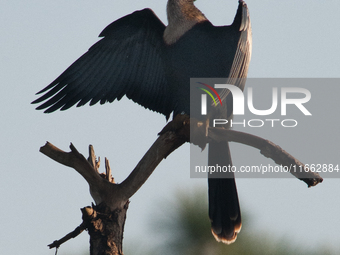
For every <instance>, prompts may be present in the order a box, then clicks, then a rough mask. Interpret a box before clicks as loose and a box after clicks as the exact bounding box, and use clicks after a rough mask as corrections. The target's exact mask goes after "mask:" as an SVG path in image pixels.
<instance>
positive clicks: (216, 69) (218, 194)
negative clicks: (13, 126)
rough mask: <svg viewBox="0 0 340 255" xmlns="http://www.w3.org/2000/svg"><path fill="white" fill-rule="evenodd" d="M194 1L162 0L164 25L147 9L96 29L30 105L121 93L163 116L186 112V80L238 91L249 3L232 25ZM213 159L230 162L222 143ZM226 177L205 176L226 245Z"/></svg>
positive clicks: (227, 114)
mask: <svg viewBox="0 0 340 255" xmlns="http://www.w3.org/2000/svg"><path fill="white" fill-rule="evenodd" d="M193 2H194V0H168V3H167V16H168V22H169V24H168V26H165V25H164V24H163V23H162V22H161V21H160V20H159V18H158V17H157V16H156V15H155V14H154V12H153V11H152V10H151V9H143V10H140V11H135V12H133V13H132V14H129V15H127V16H125V17H122V18H120V19H118V20H116V21H114V22H113V23H111V24H110V25H108V26H107V27H106V28H105V29H104V30H103V31H102V32H101V34H100V35H99V36H100V37H103V38H102V39H101V40H100V41H98V42H97V43H96V44H94V45H93V46H92V47H91V48H90V49H89V50H88V52H86V53H85V54H84V55H82V56H81V57H80V58H79V59H78V60H76V61H75V62H74V63H73V64H72V65H71V66H70V67H69V68H67V69H66V70H65V71H64V72H63V73H62V74H61V75H60V76H59V77H58V78H57V79H55V80H54V81H53V82H52V83H51V84H50V85H48V86H47V87H46V88H44V89H43V90H41V91H40V92H38V94H40V93H45V94H44V95H42V96H41V97H40V98H38V99H37V100H35V101H34V102H32V103H41V102H43V101H45V102H44V103H42V104H41V105H40V106H39V107H37V109H46V108H47V109H46V110H45V112H47V113H50V112H53V111H55V110H58V109H60V110H66V109H68V108H70V107H72V106H73V105H75V104H77V106H82V105H85V104H86V103H88V102H90V105H94V104H96V103H97V102H100V103H101V104H104V103H106V102H113V101H114V100H115V99H118V100H120V99H121V98H122V97H123V96H124V95H126V96H127V97H128V98H129V99H132V100H133V101H135V102H137V103H138V104H140V105H142V106H144V107H145V108H148V109H150V110H153V111H156V112H159V113H162V114H164V115H165V116H166V118H167V119H168V118H169V115H170V113H172V112H173V116H176V115H177V114H181V113H186V114H190V104H189V94H190V90H189V87H190V86H189V85H190V78H194V77H195V78H199V77H204V78H209V77H210V78H212V77H227V78H228V83H229V84H234V85H237V86H239V87H240V88H241V89H242V90H243V88H244V85H245V79H246V76H247V72H248V66H249V62H250V57H251V25H250V19H249V13H248V9H247V5H246V4H245V3H244V2H243V1H239V6H238V9H237V13H236V16H235V19H234V21H233V23H232V24H231V25H230V26H219V27H215V26H213V25H212V24H211V23H210V22H209V20H208V19H207V18H206V17H205V16H204V14H203V13H202V12H201V11H200V10H198V9H197V8H196V7H195V5H194V3H193ZM238 78H240V79H238ZM226 95H227V96H225V97H223V98H222V99H223V102H225V103H223V106H224V108H223V107H221V106H219V107H220V108H221V109H220V110H217V111H215V114H217V115H218V117H219V118H221V117H223V118H231V117H232V103H231V102H232V95H231V93H229V94H228V93H226ZM208 116H209V118H210V120H211V118H213V117H216V116H212V115H208ZM194 117H197V118H199V116H194ZM201 118H202V117H201ZM216 164H219V165H225V166H228V165H231V164H232V162H231V156H230V151H229V146H228V143H227V142H221V143H216V142H215V143H210V144H209V165H216ZM229 177H231V178H225V179H219V178H209V179H208V185H209V217H210V220H211V226H212V233H213V235H214V236H215V238H216V240H218V241H222V242H224V243H232V242H234V241H235V239H236V236H237V233H238V232H239V231H240V229H241V213H240V207H239V202H238V197H237V191H236V185H235V181H234V178H233V177H234V176H233V175H232V176H229Z"/></svg>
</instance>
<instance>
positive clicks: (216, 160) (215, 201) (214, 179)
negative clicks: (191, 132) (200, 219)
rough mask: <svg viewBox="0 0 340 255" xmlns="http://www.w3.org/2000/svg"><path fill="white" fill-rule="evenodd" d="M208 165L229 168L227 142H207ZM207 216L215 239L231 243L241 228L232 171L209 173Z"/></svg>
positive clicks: (230, 163)
mask: <svg viewBox="0 0 340 255" xmlns="http://www.w3.org/2000/svg"><path fill="white" fill-rule="evenodd" d="M208 158H209V166H215V167H216V169H217V166H220V167H223V166H225V167H229V166H230V168H231V166H232V162H231V156H230V151H229V145H228V142H219V143H217V142H210V143H209V157H208ZM208 187H209V217H210V220H211V231H212V234H213V235H214V237H215V238H216V240H217V241H222V242H223V243H227V244H230V243H233V242H234V241H235V240H236V237H237V233H239V232H240V230H241V226H242V224H241V211H240V206H239V202H238V196H237V190H236V184H235V180H234V173H232V172H230V173H223V174H222V175H220V174H209V179H208Z"/></svg>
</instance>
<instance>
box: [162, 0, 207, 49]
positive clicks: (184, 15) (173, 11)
mask: <svg viewBox="0 0 340 255" xmlns="http://www.w3.org/2000/svg"><path fill="white" fill-rule="evenodd" d="M167 15H168V23H169V24H168V26H167V27H166V29H165V31H164V35H163V38H164V41H165V43H166V44H173V43H175V42H176V41H177V40H178V39H179V38H180V37H181V36H182V35H183V34H185V33H186V32H187V31H188V30H190V29H191V28H192V27H193V26H194V25H195V24H196V23H199V22H202V21H204V20H207V18H206V17H205V16H204V14H203V13H202V12H201V11H200V10H199V9H197V8H196V6H195V5H194V1H193V0H169V1H168V4H167Z"/></svg>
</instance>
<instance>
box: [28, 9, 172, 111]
mask: <svg viewBox="0 0 340 255" xmlns="http://www.w3.org/2000/svg"><path fill="white" fill-rule="evenodd" d="M164 29H165V26H164V24H163V23H162V22H161V21H160V20H159V19H158V17H157V16H156V15H155V14H154V13H153V12H152V10H150V9H144V10H141V11H136V12H134V13H132V14H130V15H127V16H125V17H123V18H121V19H119V20H117V21H115V22H113V23H111V24H110V25H108V26H107V27H106V28H105V29H104V30H103V31H102V32H101V34H100V37H103V38H102V39H101V40H100V41H98V42H97V43H96V44H94V45H93V46H92V47H90V48H89V50H88V52H86V53H85V54H84V55H82V56H81V57H80V58H79V59H78V60H76V61H75V62H74V63H73V64H72V65H71V66H70V67H69V68H67V69H66V70H65V71H64V72H63V73H62V74H61V75H60V76H59V77H58V78H57V79H55V80H54V81H53V82H52V83H51V84H49V85H48V86H47V87H46V88H44V89H43V90H41V91H39V92H38V93H37V94H41V93H45V94H43V95H42V96H41V97H40V98H38V99H37V100H35V101H33V102H32V103H42V102H43V103H42V104H41V105H40V106H38V107H37V109H46V108H47V109H46V110H45V112H53V111H56V110H58V109H60V110H66V109H68V108H70V107H72V106H73V105H75V104H77V106H82V105H85V104H87V103H88V102H90V105H94V104H96V103H98V102H100V103H101V104H103V103H106V102H113V101H114V100H116V99H118V100H120V99H121V98H122V97H123V96H124V95H126V96H127V97H128V98H130V99H132V100H133V101H135V102H137V103H139V104H141V105H142V106H144V107H146V108H148V109H151V110H153V111H157V112H160V113H162V114H165V115H166V116H168V115H169V114H170V112H171V109H172V107H171V101H170V99H169V97H168V95H167V93H168V84H167V81H166V78H165V72H164V68H165V67H164V63H163V59H162V54H161V53H162V50H163V47H164V43H163V40H162V36H163V32H164Z"/></svg>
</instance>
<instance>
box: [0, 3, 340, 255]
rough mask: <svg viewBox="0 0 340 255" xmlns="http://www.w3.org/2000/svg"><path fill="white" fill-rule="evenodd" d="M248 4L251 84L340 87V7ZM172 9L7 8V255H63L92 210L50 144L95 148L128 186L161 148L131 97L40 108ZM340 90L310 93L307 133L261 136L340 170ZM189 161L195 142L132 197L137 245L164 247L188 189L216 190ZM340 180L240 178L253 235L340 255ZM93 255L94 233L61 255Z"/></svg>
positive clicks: (204, 7)
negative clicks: (115, 32)
mask: <svg viewBox="0 0 340 255" xmlns="http://www.w3.org/2000/svg"><path fill="white" fill-rule="evenodd" d="M247 3H248V7H249V9H250V15H251V20H252V27H253V55H252V61H251V65H250V69H249V75H248V76H249V77H253V78H340V75H339V70H340V68H339V67H340V64H339V59H340V51H339V46H338V45H339V40H340V32H339V30H338V28H339V25H340V21H339V19H338V15H336V13H337V11H336V10H340V2H339V1H338V0H324V1H313V0H309V1H307V0H300V1H293V0H285V1H268V0H249V1H248V2H247ZM196 5H197V7H198V8H199V9H200V10H201V11H202V12H203V13H204V14H205V15H206V16H207V18H208V19H210V21H211V22H212V23H213V24H214V25H226V24H230V23H231V22H232V20H233V18H234V15H235V12H236V8H237V1H236V0H235V1H227V0H224V1H222V0H214V1H212V0H210V1H207V0H198V1H197V2H196ZM165 6H166V1H165V0H164V1H155V0H153V1H152V0H149V1H146V0H139V1H137V2H136V1H132V0H125V1H89V0H83V1H81V2H80V1H69V0H68V1H66V0H65V1H61V0H55V1H42V0H32V1H15V0H14V1H3V2H2V4H1V8H0V32H1V35H2V37H1V43H0V58H1V61H0V88H1V94H0V104H1V111H0V117H1V122H0V123H1V132H0V155H1V156H0V162H1V172H0V191H1V192H0V202H1V210H0V226H1V229H2V231H1V234H0V254H54V250H48V248H47V244H49V243H52V242H53V241H54V240H56V239H59V238H61V237H63V236H64V235H65V234H67V233H69V232H70V231H72V230H73V229H74V228H75V227H77V226H78V225H79V224H80V223H81V212H80V210H79V209H80V208H82V207H84V206H88V205H90V204H91V202H92V198H91V196H90V195H89V192H88V185H87V183H86V182H85V180H84V179H83V178H82V177H81V176H80V175H79V174H78V173H77V172H76V171H75V170H73V169H71V168H67V167H65V166H62V165H60V164H58V163H56V162H54V161H52V160H51V159H49V158H47V157H46V156H44V155H43V154H41V153H39V148H40V147H41V146H43V145H44V144H45V142H46V141H49V142H51V143H53V144H54V145H56V146H57V147H59V148H60V149H62V150H65V151H69V147H68V146H69V144H70V142H72V143H73V144H74V145H75V147H76V148H77V149H78V150H79V151H80V152H81V153H83V154H84V155H85V156H87V153H88V145H89V144H92V145H93V146H94V149H95V152H96V155H97V156H100V157H101V158H102V159H104V157H107V158H108V159H109V160H110V164H111V168H112V170H113V176H114V177H115V179H116V181H118V182H121V181H122V180H124V178H125V177H126V176H127V175H128V174H129V173H130V171H131V170H132V169H133V168H134V166H135V165H136V164H137V163H138V161H139V160H140V158H141V157H142V156H143V155H144V153H145V152H146V151H147V149H148V148H149V147H150V146H151V144H152V143H153V142H154V140H155V139H156V138H157V133H158V132H159V131H160V130H161V129H162V127H163V126H164V125H165V118H164V116H162V115H160V114H157V113H154V112H151V111H148V110H145V109H144V108H142V107H140V106H139V105H137V104H135V103H133V102H131V101H129V100H127V99H125V98H124V99H122V100H121V101H120V102H114V103H113V104H106V105H101V106H100V105H96V106H93V107H89V106H84V107H82V108H71V109H69V110H67V111H65V112H56V113H53V114H43V112H42V111H36V110H34V108H35V106H33V105H30V102H31V101H33V100H34V99H36V96H35V95H34V94H35V93H36V92H37V91H39V90H40V89H42V88H43V87H45V86H46V85H48V84H49V83H50V82H51V81H52V80H54V79H55V78H56V77H57V76H58V75H59V74H61V72H62V71H64V70H65V69H66V68H67V67H68V66H69V65H70V64H71V63H72V62H73V61H75V60H76V59H77V58H78V57H79V56H80V55H82V54H83V53H84V52H86V51H87V49H88V48H89V47H90V46H91V45H92V44H94V43H95V42H96V41H97V40H98V37H97V36H98V35H99V33H100V32H101V31H102V30H103V29H104V28H105V27H106V26H107V25H108V24H110V23H111V22H112V21H114V20H116V19H118V18H120V17H122V16H124V15H126V14H129V13H131V12H133V11H134V10H137V9H142V8H145V7H150V8H152V9H153V10H154V12H155V13H156V14H157V15H158V16H159V18H160V19H161V20H162V21H163V22H164V23H165V24H167V20H166V13H165ZM320 82H321V83H322V81H321V80H320ZM338 83H339V82H338ZM332 84H333V85H329V84H326V85H324V84H321V85H320V86H317V85H316V86H312V85H311V86H310V87H308V84H303V85H304V87H306V88H308V89H310V91H311V93H312V99H311V102H310V104H309V105H308V107H309V109H310V111H311V112H312V114H313V116H312V117H310V118H309V119H306V118H302V117H301V116H296V118H298V119H299V120H301V125H300V126H299V127H298V128H296V129H294V130H293V129H289V130H284V129H282V128H278V129H275V131H273V130H271V131H268V130H267V129H262V130H261V129H256V130H251V131H252V133H254V134H256V135H260V136H262V137H264V138H266V139H269V140H272V141H273V142H275V143H277V144H279V145H280V146H281V147H282V148H283V149H285V150H286V151H288V152H289V153H291V154H292V155H294V156H295V157H297V158H298V159H299V160H301V161H302V162H304V163H326V164H329V163H333V164H339V163H340V161H339V156H340V155H339V143H340V141H339V135H338V129H339V125H340V121H339V105H338V104H337V102H338V99H337V98H336V96H337V95H338V94H339V93H340V90H339V86H336V81H334V82H333V83H332ZM314 85H315V84H314ZM254 90H255V88H254ZM231 150H232V157H233V162H234V163H235V164H247V165H256V164H261V163H271V161H270V160H268V159H265V158H264V157H263V156H262V155H261V154H259V153H258V151H256V150H255V149H252V148H247V147H245V146H243V145H238V144H232V147H231ZM188 153H189V145H188V144H186V145H185V146H182V147H181V148H180V149H178V150H177V151H175V152H174V153H173V154H171V155H170V156H169V157H168V158H167V159H166V160H164V161H163V162H162V163H161V164H160V165H159V167H158V168H157V169H156V171H155V172H154V173H153V175H152V176H151V177H150V178H149V180H148V181H147V182H146V183H145V185H144V186H143V187H142V188H141V189H140V190H139V191H138V192H137V194H136V195H134V196H133V197H132V198H131V203H130V207H129V210H128V215H127V217H128V218H127V222H126V228H125V244H126V245H129V243H130V244H132V245H135V246H139V245H140V246H139V247H142V245H145V243H153V242H157V235H156V234H155V233H153V232H152V231H151V230H150V227H149V226H150V222H151V221H152V219H153V217H154V213H156V212H158V213H162V210H164V207H163V206H161V205H163V204H164V202H166V201H167V200H169V199H170V200H171V199H173V196H174V194H175V193H176V191H177V190H179V189H180V190H181V191H182V192H186V191H187V192H190V190H192V189H193V188H194V187H196V188H197V187H199V188H202V189H206V180H204V179H190V178H189V174H190V172H189V157H188V155H189V154H188ZM339 181H340V180H339V179H325V180H324V182H323V183H322V184H320V185H318V186H317V187H313V188H310V189H308V188H307V186H306V185H305V184H304V183H303V182H301V181H299V180H296V179H294V178H287V179H244V178H240V179H237V187H238V193H239V199H240V204H241V210H242V212H243V213H244V214H245V215H249V216H250V217H251V220H252V222H251V223H250V225H249V226H247V225H243V229H242V231H247V229H252V230H253V231H254V233H256V230H262V231H265V232H266V233H268V234H269V235H275V236H277V237H278V238H284V240H287V242H290V243H294V244H297V245H299V246H300V247H302V248H303V247H305V248H306V249H309V248H312V247H313V246H320V245H324V246H325V247H332V248H334V249H339V241H340V237H339V229H340V220H339V215H340V203H339V198H338V194H339V193H340V185H339ZM207 220H208V217H207ZM242 231H241V233H240V235H241V234H242ZM87 249H88V235H87V233H82V234H81V235H80V236H78V237H77V238H76V239H74V240H70V241H68V242H67V243H65V244H63V245H62V246H61V248H60V250H59V253H58V254H60V255H62V254H67V253H71V254H79V253H80V252H83V251H86V250H87Z"/></svg>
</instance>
